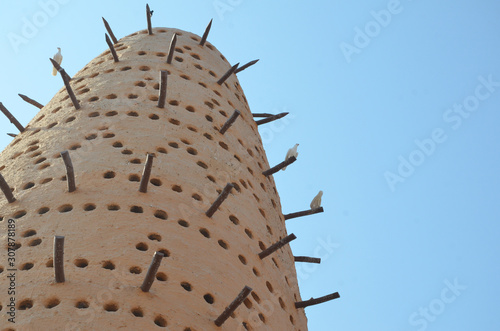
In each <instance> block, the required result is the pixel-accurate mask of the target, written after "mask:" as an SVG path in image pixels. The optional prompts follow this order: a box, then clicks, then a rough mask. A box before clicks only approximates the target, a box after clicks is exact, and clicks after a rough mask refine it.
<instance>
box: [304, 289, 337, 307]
mask: <svg viewBox="0 0 500 331" xmlns="http://www.w3.org/2000/svg"><path fill="white" fill-rule="evenodd" d="M338 298H340V295H339V292H335V293H332V294H328V295H325V296H323V297H321V298H317V299H313V298H311V299H309V300H306V301H299V302H296V303H295V308H305V307H308V306H312V305H317V304H319V303H323V302H327V301H330V300H333V299H338Z"/></svg>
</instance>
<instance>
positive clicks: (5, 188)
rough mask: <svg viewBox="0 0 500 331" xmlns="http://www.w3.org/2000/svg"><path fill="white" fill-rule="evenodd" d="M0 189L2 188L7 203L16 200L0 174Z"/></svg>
mask: <svg viewBox="0 0 500 331" xmlns="http://www.w3.org/2000/svg"><path fill="white" fill-rule="evenodd" d="M0 189H1V190H2V192H3V194H4V195H5V198H6V199H7V201H8V202H9V203H12V202H14V201H16V198H14V195H13V194H12V190H11V189H10V186H9V184H7V182H6V181H5V178H3V176H2V174H0Z"/></svg>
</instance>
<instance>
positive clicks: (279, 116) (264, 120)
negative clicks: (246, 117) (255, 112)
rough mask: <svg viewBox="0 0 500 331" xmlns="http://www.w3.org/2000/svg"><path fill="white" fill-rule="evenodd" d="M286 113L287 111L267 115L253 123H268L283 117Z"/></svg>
mask: <svg viewBox="0 0 500 331" xmlns="http://www.w3.org/2000/svg"><path fill="white" fill-rule="evenodd" d="M288 114H289V113H287V112H285V113H281V114H277V115H273V116H268V117H266V118H264V119H263V120H258V121H255V123H257V125H261V124H265V123H269V122H272V121H276V120H278V119H280V118H282V117H285V116H286V115H288Z"/></svg>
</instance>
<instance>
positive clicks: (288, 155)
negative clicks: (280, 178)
mask: <svg viewBox="0 0 500 331" xmlns="http://www.w3.org/2000/svg"><path fill="white" fill-rule="evenodd" d="M297 147H299V144H295V146H293V147H292V148H290V149H289V150H288V152H287V153H286V156H285V161H286V160H288V159H289V158H291V157H292V156H295V158H297V156H299V153H298V152H297ZM285 169H286V167H283V168H282V169H281V170H285Z"/></svg>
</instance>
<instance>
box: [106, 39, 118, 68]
mask: <svg viewBox="0 0 500 331" xmlns="http://www.w3.org/2000/svg"><path fill="white" fill-rule="evenodd" d="M105 35H106V43H107V44H108V47H109V50H110V51H111V55H113V60H114V61H115V62H119V61H120V60H118V55H117V54H116V50H115V46H113V43H112V42H111V39H109V36H108V34H107V33H105Z"/></svg>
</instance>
